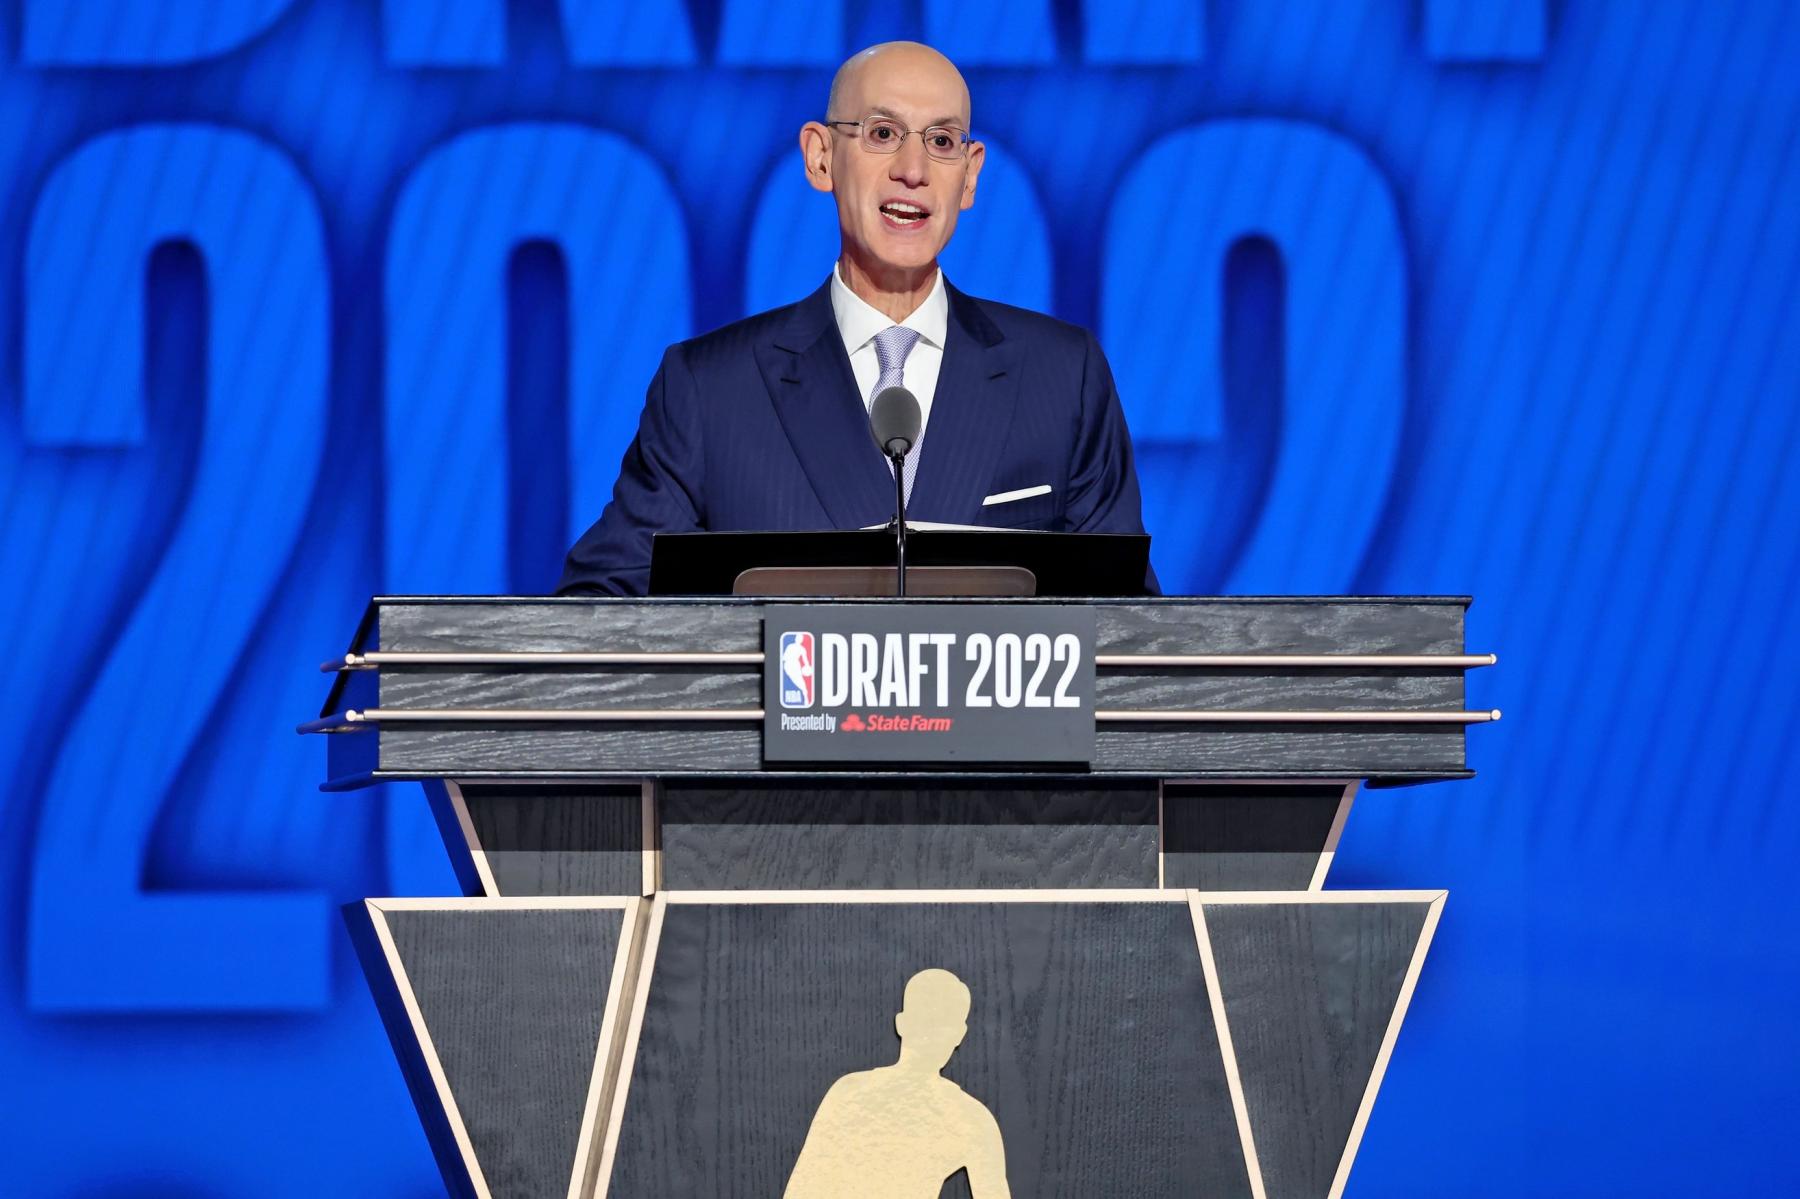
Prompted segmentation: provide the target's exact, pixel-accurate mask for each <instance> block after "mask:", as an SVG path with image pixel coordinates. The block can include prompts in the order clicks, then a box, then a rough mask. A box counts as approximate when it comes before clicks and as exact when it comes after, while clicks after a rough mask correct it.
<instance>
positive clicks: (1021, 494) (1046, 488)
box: [981, 483, 1050, 508]
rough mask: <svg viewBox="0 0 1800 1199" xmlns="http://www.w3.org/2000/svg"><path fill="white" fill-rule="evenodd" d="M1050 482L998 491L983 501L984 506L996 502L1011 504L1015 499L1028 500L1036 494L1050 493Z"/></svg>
mask: <svg viewBox="0 0 1800 1199" xmlns="http://www.w3.org/2000/svg"><path fill="white" fill-rule="evenodd" d="M1049 494H1050V484H1048V483H1039V484H1038V485H1037V486H1036V487H1021V488H1019V489H1018V490H1017V491H998V492H995V493H994V494H993V495H990V496H988V497H987V498H986V499H985V500H982V501H981V506H982V507H983V508H989V507H992V506H993V505H995V504H1010V503H1012V502H1013V501H1014V500H1028V499H1030V498H1031V497H1032V496H1034V495H1049Z"/></svg>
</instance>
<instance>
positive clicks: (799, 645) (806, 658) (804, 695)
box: [781, 633, 813, 708]
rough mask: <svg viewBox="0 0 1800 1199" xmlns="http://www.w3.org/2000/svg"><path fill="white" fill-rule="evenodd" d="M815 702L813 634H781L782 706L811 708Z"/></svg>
mask: <svg viewBox="0 0 1800 1199" xmlns="http://www.w3.org/2000/svg"><path fill="white" fill-rule="evenodd" d="M812 704H813V635H812V634H811V633H783V634H782V635H781V706H782V707H784V708H810V707H812Z"/></svg>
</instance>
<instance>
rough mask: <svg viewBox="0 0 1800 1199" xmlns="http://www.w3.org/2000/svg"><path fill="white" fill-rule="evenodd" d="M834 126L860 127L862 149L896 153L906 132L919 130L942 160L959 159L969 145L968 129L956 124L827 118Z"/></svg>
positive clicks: (930, 150) (929, 148) (929, 149)
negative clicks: (911, 126)
mask: <svg viewBox="0 0 1800 1199" xmlns="http://www.w3.org/2000/svg"><path fill="white" fill-rule="evenodd" d="M824 123H825V124H827V125H830V126H831V127H833V128H836V127H838V126H840V125H846V126H849V127H850V128H852V129H855V130H858V131H859V133H860V135H861V137H862V144H863V149H865V150H867V151H868V152H869V153H871V154H893V153H896V152H897V151H898V150H899V149H900V147H901V145H902V144H904V143H905V141H906V138H907V135H908V134H912V133H916V134H918V135H919V139H920V141H922V142H923V143H924V145H925V153H927V154H929V155H931V157H933V158H935V159H937V160H938V161H939V162H959V161H961V159H962V157H963V154H964V153H965V152H966V151H967V149H968V145H969V134H968V131H967V130H964V129H958V128H957V127H956V126H954V125H932V126H930V127H929V128H926V129H908V128H907V127H906V126H905V125H902V124H901V123H900V122H899V121H896V120H893V119H891V118H889V117H864V118H863V119H862V120H860V121H826V122H824Z"/></svg>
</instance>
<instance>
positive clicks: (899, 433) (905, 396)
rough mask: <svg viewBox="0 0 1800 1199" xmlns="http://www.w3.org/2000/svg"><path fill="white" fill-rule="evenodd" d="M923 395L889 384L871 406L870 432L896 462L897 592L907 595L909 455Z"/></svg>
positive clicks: (915, 433)
mask: <svg viewBox="0 0 1800 1199" xmlns="http://www.w3.org/2000/svg"><path fill="white" fill-rule="evenodd" d="M921 423H923V418H922V417H921V416H920V414H919V398H918V397H917V396H915V395H914V394H913V393H912V392H910V391H908V390H906V388H904V387H889V388H887V389H886V390H885V391H882V392H881V393H880V394H879V395H877V396H876V397H875V400H874V402H873V403H871V404H870V405H869V432H870V433H871V434H873V435H874V437H875V444H876V445H878V446H880V447H881V452H882V454H883V455H884V456H886V458H887V459H888V461H889V462H891V463H893V465H894V594H895V595H901V596H903V595H905V594H906V455H907V454H908V453H910V452H911V451H912V448H913V446H914V444H915V443H917V442H918V440H919V425H920V424H921Z"/></svg>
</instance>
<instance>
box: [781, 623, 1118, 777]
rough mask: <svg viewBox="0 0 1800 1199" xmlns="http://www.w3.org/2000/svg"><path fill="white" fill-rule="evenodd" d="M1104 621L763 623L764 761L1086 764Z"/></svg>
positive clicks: (1091, 745)
mask: <svg viewBox="0 0 1800 1199" xmlns="http://www.w3.org/2000/svg"><path fill="white" fill-rule="evenodd" d="M1094 629H1095V621H1094V614H1093V612H1092V611H1091V610H1089V609H1086V608H1083V607H1080V606H1076V605H1068V606H1064V605H1051V604H1044V605H1037V604H974V605H966V606H965V605H953V604H931V603H923V604H921V603H914V604H906V605H897V604H808V605H797V606H794V607H782V606H772V607H769V608H766V609H765V610H764V613H763V652H764V658H763V662H764V679H765V682H764V687H763V691H764V696H763V703H764V711H763V760H764V761H766V762H870V763H879V762H942V763H957V764H962V765H972V764H997V763H1032V762H1037V763H1056V764H1062V765H1086V764H1087V763H1088V762H1089V761H1090V760H1091V759H1092V758H1093V754H1094Z"/></svg>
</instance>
